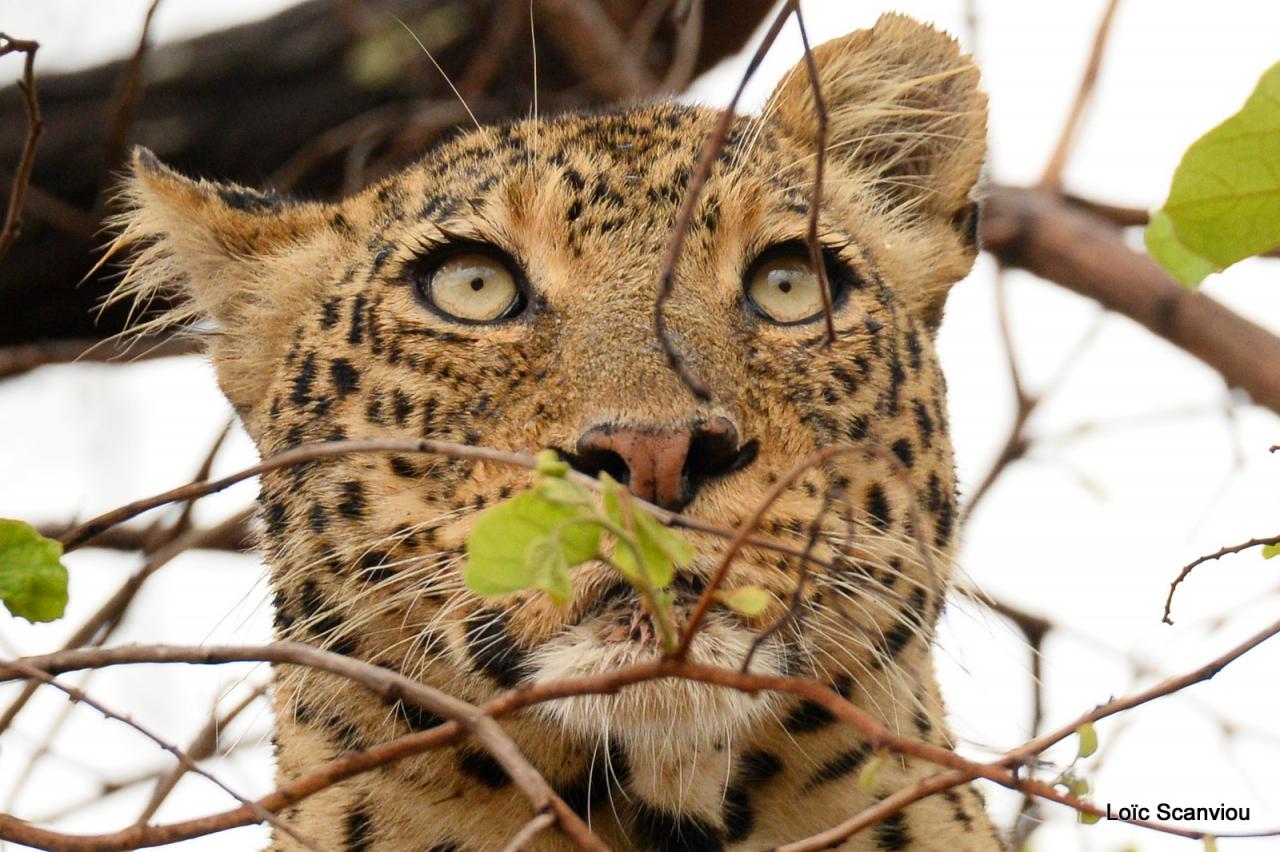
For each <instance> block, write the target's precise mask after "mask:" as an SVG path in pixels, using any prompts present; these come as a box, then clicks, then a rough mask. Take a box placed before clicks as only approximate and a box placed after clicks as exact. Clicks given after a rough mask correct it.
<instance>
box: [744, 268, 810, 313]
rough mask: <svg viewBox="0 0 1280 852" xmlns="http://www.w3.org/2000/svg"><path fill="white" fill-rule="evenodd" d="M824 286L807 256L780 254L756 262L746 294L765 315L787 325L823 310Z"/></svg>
mask: <svg viewBox="0 0 1280 852" xmlns="http://www.w3.org/2000/svg"><path fill="white" fill-rule="evenodd" d="M821 287H822V281H821V279H819V278H818V275H817V273H816V272H814V270H813V267H812V266H810V265H809V259H808V258H807V257H797V256H794V255H780V256H778V257H774V258H771V259H767V260H765V261H764V262H762V263H758V264H756V268H755V270H754V271H753V272H752V273H751V278H750V280H748V281H747V297H748V298H749V299H751V303H752V305H754V306H755V309H756V310H757V311H758V312H760V313H761V314H762V315H764V317H765V318H766V319H768V320H771V321H773V322H776V323H779V324H782V325H788V324H790V323H797V322H803V321H805V320H808V319H812V318H814V317H816V316H817V315H819V314H821V313H822V289H821Z"/></svg>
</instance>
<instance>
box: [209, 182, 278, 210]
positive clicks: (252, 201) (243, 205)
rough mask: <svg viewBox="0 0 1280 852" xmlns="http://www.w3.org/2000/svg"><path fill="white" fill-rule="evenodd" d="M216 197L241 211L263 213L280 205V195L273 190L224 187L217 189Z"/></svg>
mask: <svg viewBox="0 0 1280 852" xmlns="http://www.w3.org/2000/svg"><path fill="white" fill-rule="evenodd" d="M218 197H219V198H221V199H222V202H223V203H224V204H226V205H227V206H228V207H230V208H232V209H233V210H239V211H241V212H243V213H264V212H267V211H270V210H276V209H277V208H279V207H280V196H278V195H276V194H275V193H274V192H269V193H266V192H258V191H257V190H253V189H241V188H238V187H237V188H231V187H224V188H222V189H219V190H218Z"/></svg>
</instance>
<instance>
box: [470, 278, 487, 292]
mask: <svg viewBox="0 0 1280 852" xmlns="http://www.w3.org/2000/svg"><path fill="white" fill-rule="evenodd" d="M471 289H472V290H474V291H475V292H477V293H479V292H480V291H481V290H483V289H484V279H483V278H480V277H476V278H472V279H471Z"/></svg>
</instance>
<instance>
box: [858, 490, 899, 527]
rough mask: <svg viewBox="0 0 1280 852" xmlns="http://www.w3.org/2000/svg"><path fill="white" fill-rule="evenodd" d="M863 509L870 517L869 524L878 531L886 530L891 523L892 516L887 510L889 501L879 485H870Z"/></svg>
mask: <svg viewBox="0 0 1280 852" xmlns="http://www.w3.org/2000/svg"><path fill="white" fill-rule="evenodd" d="M865 508H866V512H867V515H869V516H870V517H871V522H872V523H874V524H875V525H876V526H877V527H879V528H880V529H882V530H883V529H888V528H889V525H890V524H891V523H893V514H892V512H890V510H889V500H888V498H887V497H885V494H884V489H883V488H881V487H880V486H879V485H872V486H871V487H870V488H868V489H867V495H866V503H865Z"/></svg>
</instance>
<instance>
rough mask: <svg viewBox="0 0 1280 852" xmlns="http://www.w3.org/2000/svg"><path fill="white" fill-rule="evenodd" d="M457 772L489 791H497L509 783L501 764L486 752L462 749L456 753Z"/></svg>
mask: <svg viewBox="0 0 1280 852" xmlns="http://www.w3.org/2000/svg"><path fill="white" fill-rule="evenodd" d="M458 771H459V772H461V773H462V774H463V775H466V776H467V777H468V778H471V779H473V780H475V781H478V782H479V783H480V784H483V785H484V786H486V787H488V788H489V789H490V790H497V789H500V788H502V787H505V786H506V785H508V784H510V783H511V776H510V775H508V774H507V770H505V769H503V768H502V764H500V763H498V761H497V760H496V759H495V758H494V757H493V756H492V755H490V754H489V753H488V752H484V751H476V750H475V749H463V750H460V751H459V752H458Z"/></svg>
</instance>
